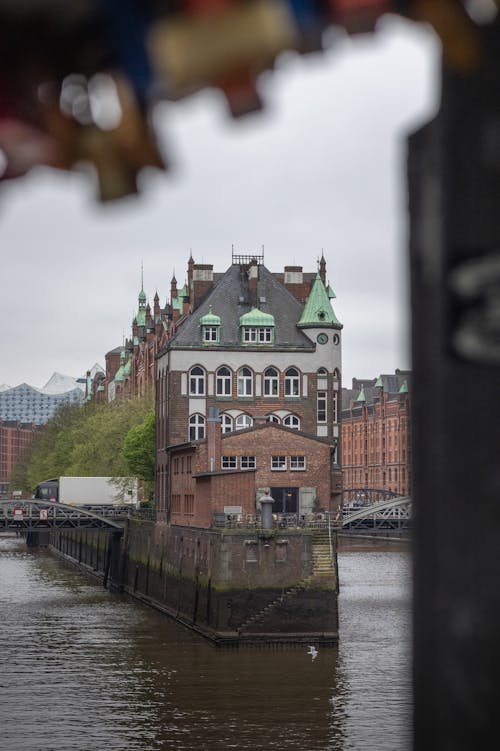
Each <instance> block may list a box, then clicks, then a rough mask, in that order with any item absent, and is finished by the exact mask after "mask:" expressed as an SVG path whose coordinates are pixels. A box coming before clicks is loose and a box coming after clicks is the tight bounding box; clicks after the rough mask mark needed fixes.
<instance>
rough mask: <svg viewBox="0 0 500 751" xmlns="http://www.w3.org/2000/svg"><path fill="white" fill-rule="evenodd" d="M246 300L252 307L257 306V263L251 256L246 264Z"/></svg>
mask: <svg viewBox="0 0 500 751" xmlns="http://www.w3.org/2000/svg"><path fill="white" fill-rule="evenodd" d="M247 274H248V298H249V299H248V302H249V303H250V305H252V306H253V307H258V304H257V303H258V296H257V286H258V283H259V265H258V263H257V260H256V259H255V258H252V260H251V261H250V263H249V265H248V272H247Z"/></svg>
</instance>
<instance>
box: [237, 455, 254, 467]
mask: <svg viewBox="0 0 500 751" xmlns="http://www.w3.org/2000/svg"><path fill="white" fill-rule="evenodd" d="M256 468H257V460H256V458H255V456H240V469H256Z"/></svg>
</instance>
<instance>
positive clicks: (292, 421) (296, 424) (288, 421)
mask: <svg viewBox="0 0 500 751" xmlns="http://www.w3.org/2000/svg"><path fill="white" fill-rule="evenodd" d="M283 425H286V427H287V428H293V429H294V430H300V420H299V418H298V417H297V415H287V416H286V417H285V419H284V420H283Z"/></svg>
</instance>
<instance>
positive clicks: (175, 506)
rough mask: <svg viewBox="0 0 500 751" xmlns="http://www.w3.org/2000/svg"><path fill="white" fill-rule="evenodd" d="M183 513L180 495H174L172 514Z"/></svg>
mask: <svg viewBox="0 0 500 751" xmlns="http://www.w3.org/2000/svg"><path fill="white" fill-rule="evenodd" d="M180 512H181V496H180V493H172V513H173V514H180Z"/></svg>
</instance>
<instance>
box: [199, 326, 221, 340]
mask: <svg viewBox="0 0 500 751" xmlns="http://www.w3.org/2000/svg"><path fill="white" fill-rule="evenodd" d="M203 341H204V342H218V341H219V329H218V328H217V326H204V327H203Z"/></svg>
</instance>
